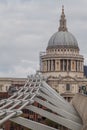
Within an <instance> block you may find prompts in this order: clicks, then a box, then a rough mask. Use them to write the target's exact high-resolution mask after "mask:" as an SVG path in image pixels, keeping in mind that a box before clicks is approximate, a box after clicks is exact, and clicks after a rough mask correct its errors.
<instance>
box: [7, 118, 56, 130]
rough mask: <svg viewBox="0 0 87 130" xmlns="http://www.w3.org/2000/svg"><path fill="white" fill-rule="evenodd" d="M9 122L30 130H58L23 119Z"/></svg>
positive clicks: (12, 119) (14, 119)
mask: <svg viewBox="0 0 87 130" xmlns="http://www.w3.org/2000/svg"><path fill="white" fill-rule="evenodd" d="M10 121H12V122H15V123H17V124H19V125H22V126H24V127H26V128H30V129H32V130H58V129H55V128H52V127H49V126H46V125H44V124H41V123H38V122H35V121H32V120H29V119H25V118H23V117H16V118H11V119H10Z"/></svg>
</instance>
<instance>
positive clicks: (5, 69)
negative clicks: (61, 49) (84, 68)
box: [0, 0, 87, 77]
mask: <svg viewBox="0 0 87 130" xmlns="http://www.w3.org/2000/svg"><path fill="white" fill-rule="evenodd" d="M62 5H64V6H65V14H66V18H67V27H68V30H69V31H70V32H71V33H72V34H74V36H75V37H76V39H77V41H78V44H79V47H80V54H82V55H84V57H85V64H87V61H86V60H87V0H0V77H27V75H29V74H32V73H35V72H36V70H37V69H39V53H40V52H41V51H45V50H46V47H47V44H48V40H49V38H50V37H51V36H52V34H53V33H55V32H56V31H57V29H58V26H59V19H60V15H61V6H62Z"/></svg>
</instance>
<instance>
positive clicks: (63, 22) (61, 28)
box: [59, 6, 67, 31]
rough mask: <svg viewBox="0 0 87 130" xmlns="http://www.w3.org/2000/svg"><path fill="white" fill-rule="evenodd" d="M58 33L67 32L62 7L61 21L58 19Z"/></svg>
mask: <svg viewBox="0 0 87 130" xmlns="http://www.w3.org/2000/svg"><path fill="white" fill-rule="evenodd" d="M59 31H67V27H66V19H65V14H64V6H62V14H61V19H60V26H59Z"/></svg>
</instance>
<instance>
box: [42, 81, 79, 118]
mask: <svg viewBox="0 0 87 130" xmlns="http://www.w3.org/2000/svg"><path fill="white" fill-rule="evenodd" d="M40 90H41V91H43V92H44V93H46V94H47V95H48V96H50V97H51V98H52V99H54V100H56V101H58V105H59V102H60V103H61V104H63V106H67V108H69V109H70V111H72V112H73V113H75V115H76V114H77V112H76V110H75V109H74V107H73V106H72V104H70V103H68V102H67V101H66V100H65V99H64V98H63V97H62V96H60V95H59V94H58V93H57V92H56V91H55V90H54V89H52V88H51V87H50V86H49V85H48V84H47V83H46V82H44V81H43V82H42V87H41V89H40Z"/></svg>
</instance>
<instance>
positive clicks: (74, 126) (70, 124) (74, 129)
mask: <svg viewBox="0 0 87 130" xmlns="http://www.w3.org/2000/svg"><path fill="white" fill-rule="evenodd" d="M26 108H27V109H28V110H31V111H33V112H35V113H38V114H40V115H41V116H43V117H46V118H48V119H50V120H52V121H54V122H56V123H59V124H60V125H63V126H65V127H67V128H69V129H71V130H81V128H82V125H81V124H79V123H76V122H74V121H72V120H69V119H66V118H63V117H60V116H58V115H56V114H53V113H51V112H48V111H46V110H42V109H41V108H38V107H35V106H32V105H30V106H27V107H26Z"/></svg>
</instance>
